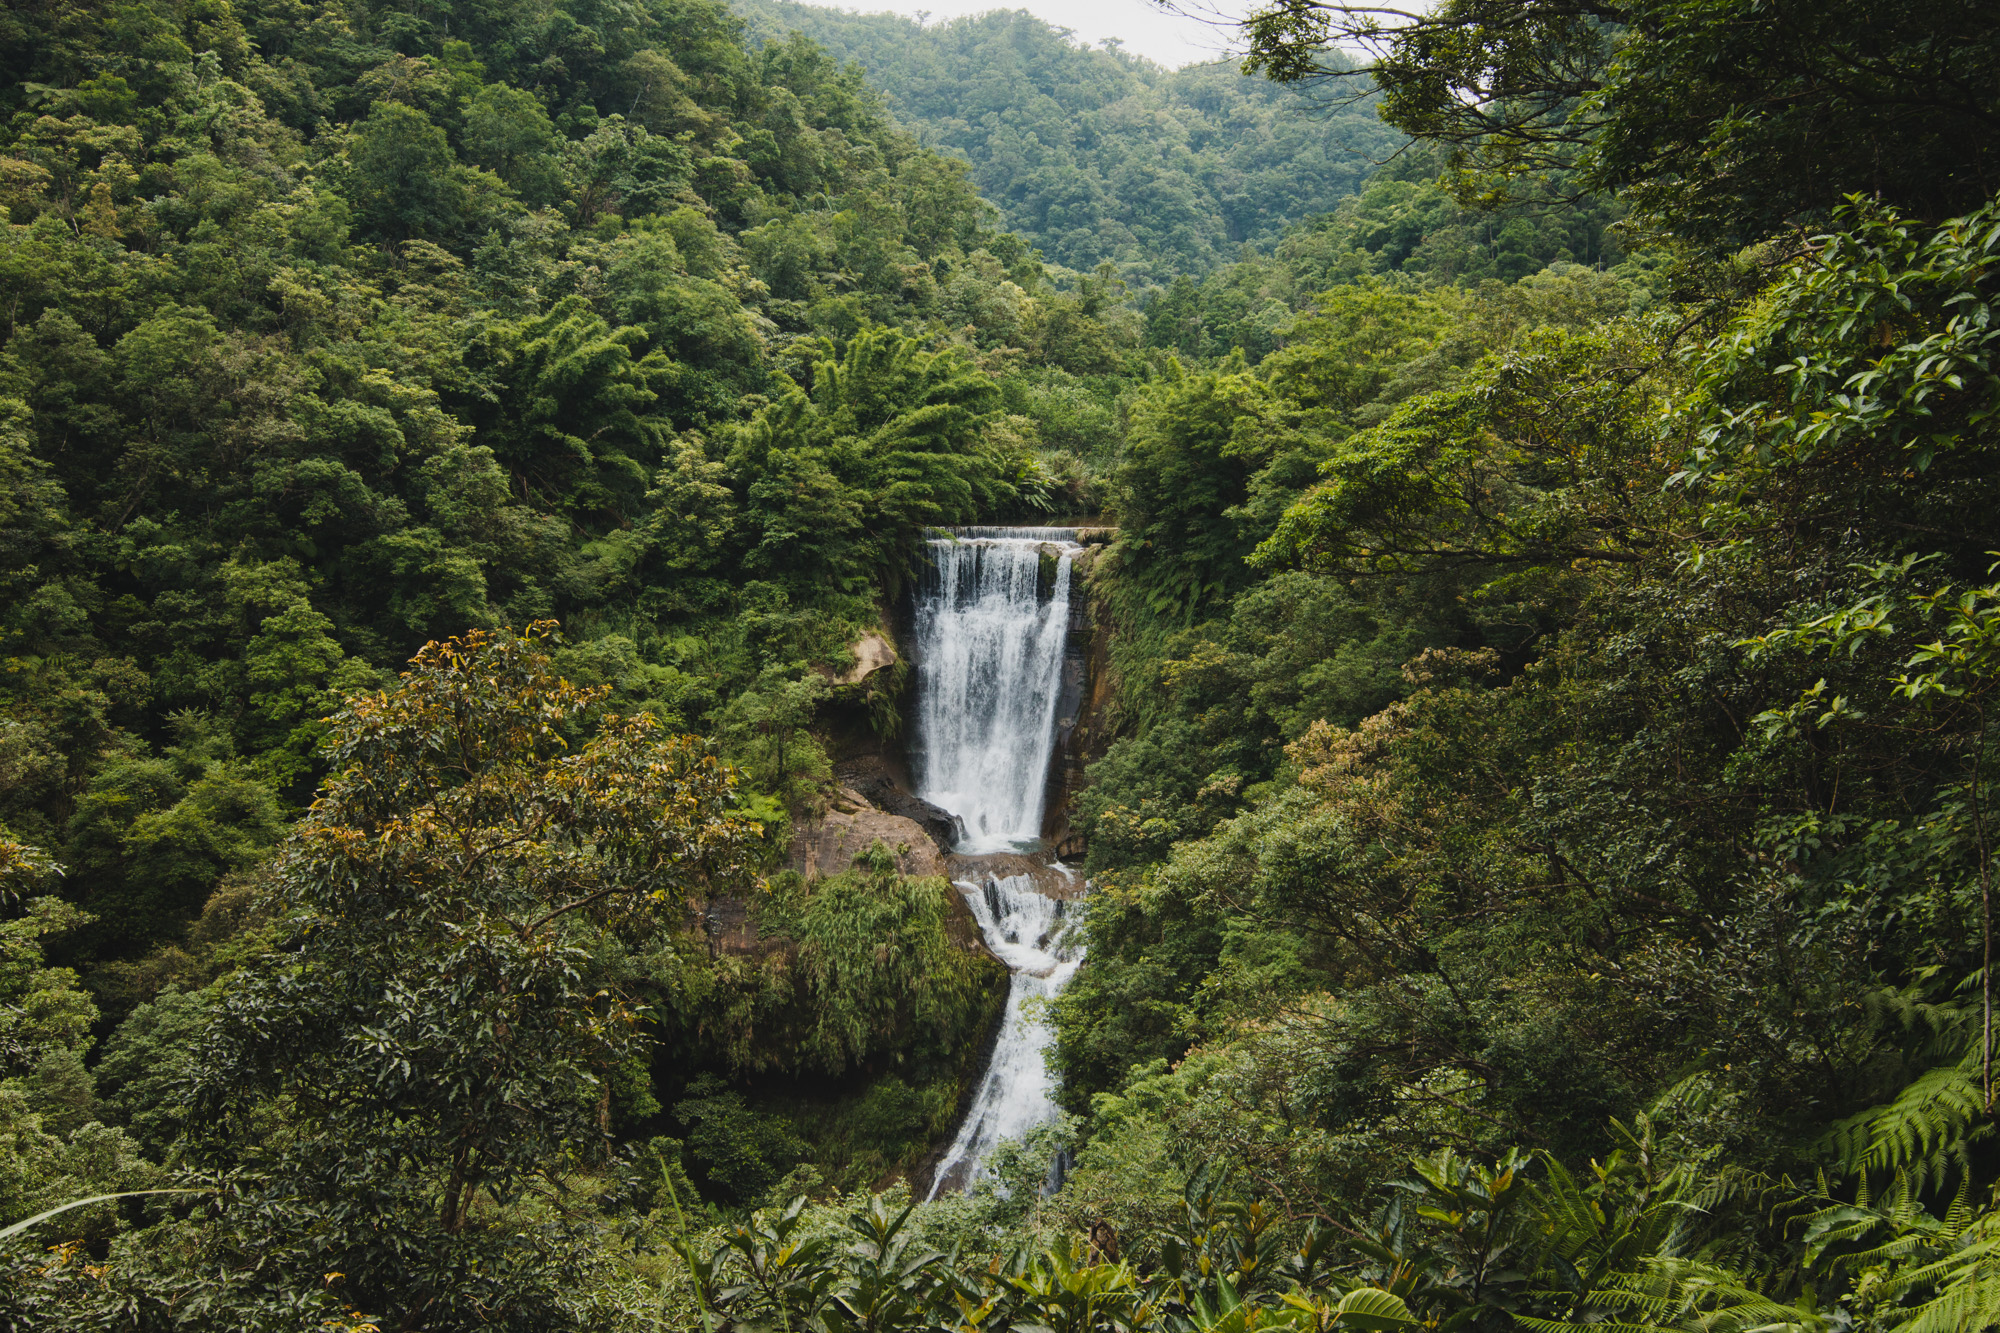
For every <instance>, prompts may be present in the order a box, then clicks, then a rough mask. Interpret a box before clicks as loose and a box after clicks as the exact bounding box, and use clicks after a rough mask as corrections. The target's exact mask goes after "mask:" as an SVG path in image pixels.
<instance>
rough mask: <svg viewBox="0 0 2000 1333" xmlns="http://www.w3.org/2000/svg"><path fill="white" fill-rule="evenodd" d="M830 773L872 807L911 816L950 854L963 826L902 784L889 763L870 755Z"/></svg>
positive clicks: (956, 843) (962, 834)
mask: <svg viewBox="0 0 2000 1333" xmlns="http://www.w3.org/2000/svg"><path fill="white" fill-rule="evenodd" d="M834 776H835V777H837V778H839V779H840V781H841V782H843V783H845V784H846V785H847V786H849V787H852V788H853V789H854V790H855V791H856V792H857V793H859V794H860V796H861V797H862V798H863V799H865V800H866V801H867V802H868V803H869V804H870V805H873V806H874V807H875V808H876V809H878V810H882V811H885V812H887V813H889V814H892V815H900V816H901V817H903V818H904V819H908V820H913V821H914V822H915V823H916V824H917V825H918V826H919V827H921V828H922V829H923V830H924V832H926V833H928V834H930V837H931V841H932V842H935V843H936V844H937V846H938V851H940V852H942V853H945V854H947V855H948V854H950V852H951V849H952V848H954V847H956V846H957V845H958V840H959V839H960V838H961V837H963V836H964V833H965V830H964V829H963V828H961V827H960V826H959V822H958V816H956V815H954V814H952V813H951V812H950V811H949V810H945V809H943V808H941V807H939V806H935V805H932V804H931V803H930V802H929V801H926V800H925V799H924V798H923V797H921V796H918V795H917V794H915V793H914V792H912V791H910V790H909V789H908V788H906V787H904V786H903V785H902V783H900V782H898V781H897V780H896V774H895V772H894V771H893V770H892V769H891V768H890V766H889V765H888V764H887V763H886V762H884V761H882V760H880V759H878V758H875V757H874V756H872V755H871V756H864V757H862V758H859V759H855V760H853V761H851V762H848V763H844V764H841V765H839V766H838V767H837V768H835V770H834Z"/></svg>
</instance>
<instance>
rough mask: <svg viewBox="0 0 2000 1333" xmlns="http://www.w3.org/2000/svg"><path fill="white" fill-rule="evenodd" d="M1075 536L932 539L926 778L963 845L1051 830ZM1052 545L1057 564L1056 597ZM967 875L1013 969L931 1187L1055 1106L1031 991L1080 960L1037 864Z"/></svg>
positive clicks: (924, 713) (921, 652)
mask: <svg viewBox="0 0 2000 1333" xmlns="http://www.w3.org/2000/svg"><path fill="white" fill-rule="evenodd" d="M1075 536H1076V533H1075V530H1074V529H1070V528H1025V529H1023V528H972V529H966V530H964V531H963V532H962V533H961V535H960V536H959V537H958V538H956V539H949V540H939V541H934V542H932V543H931V554H932V556H933V558H934V561H935V566H936V573H935V575H934V577H933V578H932V579H931V580H930V581H929V583H928V585H927V586H926V587H925V589H924V592H923V595H922V596H921V597H920V598H919V600H918V605H917V615H916V646H917V649H918V668H917V672H918V675H917V700H918V702H917V719H916V731H917V737H916V739H917V741H918V746H917V758H918V774H917V787H918V792H919V794H920V795H922V796H923V797H924V799H925V800H928V801H930V802H932V803H933V804H936V805H940V806H942V807H944V808H945V809H946V810H949V811H950V812H951V813H952V814H954V815H957V816H958V817H959V820H960V822H961V823H962V824H963V825H964V827H965V834H966V836H965V838H964V839H963V840H962V841H961V842H960V843H959V845H958V851H959V853H960V854H962V855H974V856H976V855H981V854H990V853H994V852H1018V851H1028V850H1031V849H1033V848H1034V847H1035V846H1036V845H1037V844H1038V843H1039V841H1040V838H1041V831H1042V805H1043V800H1044V798H1045V796H1046V794H1047V784H1048V773H1049V760H1050V757H1051V755H1052V754H1053V752H1054V749H1055V722H1056V706H1057V703H1058V700H1059V696H1060V693H1061V689H1062V664H1063V639H1064V637H1065V636H1066V635H1067V634H1068V632H1069V580H1070V557H1071V555H1073V554H1074V553H1075V552H1076V551H1077V550H1078V549H1080V548H1078V547H1077V546H1076V545H1075ZM1049 547H1053V548H1054V553H1055V555H1056V569H1055V578H1054V580H1053V584H1054V586H1053V587H1052V588H1050V589H1049V590H1048V591H1049V595H1048V596H1047V597H1046V598H1045V597H1043V596H1041V595H1040V592H1041V566H1042V553H1043V551H1044V549H1045V548H1049ZM1056 868H1057V869H1058V870H1061V871H1062V874H1063V875H1064V877H1065V878H1067V877H1068V871H1067V870H1062V868H1061V867H1060V866H1057V867H1056ZM958 887H959V888H960V890H962V891H963V892H964V894H965V897H966V901H967V902H968V903H969V904H970V905H971V907H972V913H973V916H974V917H975V918H976V919H977V920H978V922H979V930H980V933H981V934H982V935H984V936H985V938H986V944H987V947H988V948H990V949H992V950H993V952H994V954H995V955H996V956H998V957H999V959H1000V960H1001V961H1002V962H1004V963H1005V964H1006V965H1007V967H1008V969H1009V971H1010V972H1012V974H1013V975H1012V977H1011V979H1010V980H1009V982H1008V988H1007V1011H1006V1016H1005V1017H1004V1018H1003V1019H1002V1020H1001V1028H1000V1035H999V1039H998V1041H997V1042H996V1043H995V1045H994V1048H993V1057H992V1059H991V1061H990V1062H989V1063H988V1065H987V1067H986V1073H985V1075H984V1076H983V1077H982V1078H981V1079H980V1082H979V1087H978V1089H977V1090H976V1091H975V1092H974V1093H973V1097H972V1104H971V1106H970V1108H969V1109H968V1110H967V1111H966V1115H965V1120H964V1121H963V1122H962V1123H961V1124H960V1125H959V1130H958V1135H957V1137H956V1138H955V1139H954V1140H953V1141H952V1145H951V1147H950V1149H949V1150H948V1151H947V1152H946V1154H945V1156H944V1159H943V1160H942V1161H941V1162H940V1163H939V1164H938V1169H937V1173H936V1174H935V1176H933V1177H932V1184H931V1197H933V1198H935V1197H936V1196H937V1195H938V1194H939V1193H941V1192H943V1191H945V1190H947V1189H963V1188H965V1187H966V1186H967V1185H968V1184H970V1183H971V1182H972V1180H973V1179H974V1178H975V1177H976V1176H977V1175H978V1173H979V1172H980V1170H981V1168H982V1166H983V1164H984V1162H985V1160H986V1158H987V1156H988V1154H990V1153H991V1152H992V1150H993V1149H994V1148H995V1147H996V1146H997V1145H999V1144H1000V1143H1001V1142H1002V1141H1004V1140H1007V1139H1013V1138H1019V1137H1020V1136H1021V1135H1023V1134H1025V1133H1027V1132H1028V1131H1029V1130H1031V1129H1033V1128H1034V1127H1035V1126H1037V1125H1039V1124H1042V1123H1044V1122H1046V1121H1048V1120H1050V1119H1052V1118H1053V1117H1054V1115H1055V1113H1056V1107H1055V1102H1054V1101H1053V1100H1052V1098H1051V1095H1050V1094H1051V1093H1052V1092H1053V1083H1052V1080H1051V1079H1050V1076H1049V1072H1048V1068H1047V1065H1046V1064H1045V1062H1044V1060H1043V1053H1044V1052H1045V1051H1046V1049H1047V1047H1048V1044H1049V1041H1050V1039H1051V1037H1052V1036H1053V1033H1052V1032H1051V1030H1050V1028H1049V1025H1048V1022H1047V1019H1046V1017H1045V1016H1044V1015H1043V1014H1042V1013H1041V1006H1040V1004H1038V1003H1031V1002H1033V1001H1046V1000H1048V999H1052V998H1054V997H1055V996H1056V995H1057V994H1059V993H1060V992H1061V991H1062V988H1063V987H1064V986H1065V985H1066V984H1067V983H1068V982H1069V979H1070V977H1071V976H1073V975H1074V974H1075V972H1076V969H1077V965H1078V964H1079V963H1080V962H1081V961H1082V954H1081V950H1078V949H1073V948H1072V947H1070V946H1068V945H1066V944H1065V943H1064V942H1063V940H1062V938H1061V936H1062V933H1063V926H1064V916H1065V909H1064V904H1063V903H1062V902H1061V901H1060V900H1058V899H1055V898H1051V897H1049V896H1048V895H1046V894H1044V893H1042V892H1040V891H1039V890H1037V889H1036V887H1035V881H1034V877H1033V876H1031V875H1011V876H998V875H987V876H985V877H984V879H983V881H981V882H974V881H971V880H960V881H958Z"/></svg>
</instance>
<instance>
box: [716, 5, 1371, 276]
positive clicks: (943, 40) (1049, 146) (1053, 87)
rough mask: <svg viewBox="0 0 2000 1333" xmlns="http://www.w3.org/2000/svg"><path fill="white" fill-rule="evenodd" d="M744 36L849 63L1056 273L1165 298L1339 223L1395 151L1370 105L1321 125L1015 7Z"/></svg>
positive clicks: (1216, 78) (787, 16) (802, 20)
mask: <svg viewBox="0 0 2000 1333" xmlns="http://www.w3.org/2000/svg"><path fill="white" fill-rule="evenodd" d="M736 9H737V12H738V13H740V14H742V15H743V16H744V17H745V18H746V19H747V20H749V22H750V23H751V25H752V29H753V31H757V32H759V33H762V34H766V35H767V37H768V38H770V39H779V38H783V37H784V36H786V35H787V34H790V33H793V32H800V33H803V34H805V35H806V36H807V37H810V38H811V39H812V40H813V41H815V42H817V43H819V44H820V45H821V46H823V47H825V48H826V50H827V51H829V52H831V53H832V54H833V55H834V56H836V57H837V58H839V59H841V60H843V61H852V62H854V63H855V64H856V65H858V66H859V67H860V68H861V69H862V71H863V72H864V73H865V74H866V75H867V76H868V80H869V82H870V83H871V84H872V85H873V86H875V87H877V88H880V89H881V90H882V92H883V100H884V103H885V105H886V107H887V109H888V110H889V111H890V112H891V113H892V114H893V115H895V116H896V118H897V119H898V120H899V121H901V122H902V123H903V124H904V125H905V126H906V127H908V128H909V129H910V130H912V131H913V132H915V133H918V134H919V135H921V136H922V138H923V140H924V142H925V143H927V144H932V145H935V146H937V147H939V148H941V149H944V150H946V151H948V152H951V153H954V154H958V155H962V156H963V158H964V159H965V161H966V162H967V164H968V165H969V166H970V168H971V177H972V181H973V183H974V184H976V185H977V186H978V187H979V192H980V194H981V195H983V196H984V197H985V198H987V199H990V200H991V201H992V202H993V204H994V205H995V206H996V207H997V208H998V209H999V210H1000V218H1001V221H1002V222H1003V223H1004V225H1005V226H1006V227H1007V228H1008V229H1009V230H1011V231H1013V232H1015V233H1017V234H1018V235H1020V236H1021V237H1022V238H1023V239H1024V240H1026V241H1028V242H1029V243H1031V244H1033V245H1035V246H1037V247H1038V248H1040V250H1041V251H1042V253H1043V254H1044V255H1046V256H1047V257H1048V258H1049V260H1050V261H1051V262H1053V263H1056V264H1060V265H1063V266H1064V267H1066V268H1072V269H1078V270H1084V271H1087V270H1090V269H1094V268H1095V267H1096V266H1097V265H1099V264H1101V263H1106V262H1109V263H1112V264H1115V265H1116V266H1117V268H1118V270H1119V272H1120V273H1122V274H1124V275H1125V276H1126V277H1128V278H1129V279H1131V280H1133V281H1134V282H1137V283H1142V284H1145V285H1154V284H1158V285H1165V284H1167V283H1169V282H1171V281H1172V280H1173V278H1174V276H1175V275H1176V274H1181V273H1192V274H1197V275H1199V274H1201V273H1203V272H1205V271H1206V270H1208V269H1210V268H1212V267H1215V266H1216V265H1218V264H1221V263H1226V262H1228V261H1231V260H1233V259H1235V258H1237V257H1238V255H1239V254H1240V252H1241V250H1242V247H1243V246H1244V245H1246V244H1249V245H1254V246H1256V247H1258V248H1260V249H1261V248H1264V247H1268V246H1269V245H1271V244H1273V243H1275V242H1276V241H1277V240H1278V239H1279V238H1280V237H1281V236H1282V235H1284V233H1285V231H1286V230H1287V228H1288V227H1290V226H1291V225H1292V224H1295V223H1300V222H1303V221H1305V220H1306V219H1308V218H1311V217H1315V216H1317V215H1320V214H1323V213H1327V212H1330V211H1332V209H1333V208H1334V207H1335V206H1336V205H1338V204H1339V203H1340V202H1341V200H1343V199H1345V198H1346V197H1347V196H1349V195H1351V194H1353V193H1354V192H1355V191H1356V190H1358V189H1359V188H1360V186H1361V184H1362V182H1363V181H1365V180H1366V179H1367V178H1368V177H1369V176H1370V175H1372V174H1373V172H1374V170H1375V168H1376V166H1377V165H1379V164H1380V163H1381V162H1382V161H1384V160H1386V159H1387V158H1389V157H1390V156H1391V155H1392V154H1393V153H1394V152H1395V151H1396V149H1397V147H1398V146H1399V145H1400V143H1401V140H1400V138H1399V136H1397V135H1396V134H1395V133H1394V132H1393V131H1391V130H1390V129H1389V128H1388V127H1387V126H1385V125H1383V124H1382V123H1381V121H1380V120H1378V119H1377V118H1376V116H1375V111H1374V107H1373V106H1372V105H1369V104H1366V103H1365V101H1364V103H1363V104H1361V105H1357V106H1354V107H1349V108H1343V109H1342V110H1341V111H1340V112H1339V113H1337V114H1336V115H1334V116H1333V117H1332V118H1330V119H1321V118H1315V117H1312V116H1309V115H1307V114H1306V112H1307V109H1308V103H1307V101H1306V100H1305V99H1304V98H1301V97H1298V96H1296V95H1293V94H1290V93H1288V92H1287V91H1286V90H1284V89H1283V88H1281V87H1279V86H1277V85H1275V84H1272V83H1269V82H1266V81H1264V80H1262V79H1257V78H1251V77H1246V76H1244V75H1243V74H1240V73H1238V72H1237V71H1236V70H1235V69H1233V68H1232V67H1231V65H1230V64H1229V63H1228V62H1226V61H1224V62H1219V63H1216V64H1208V65H1190V66H1187V67H1185V68H1182V69H1177V70H1167V69H1162V68H1160V67H1159V66H1158V65H1155V64H1153V63H1152V62H1151V61H1149V60H1145V59H1142V58H1140V57H1136V56H1132V55H1128V54H1126V53H1125V52H1123V51H1120V50H1118V49H1117V48H1116V46H1115V45H1114V46H1107V47H1090V46H1086V45H1080V44H1078V43H1076V42H1075V41H1074V40H1073V38H1072V36H1071V35H1070V34H1068V33H1067V32H1065V31H1064V30H1062V29H1061V28H1059V27H1055V26H1051V25H1050V24H1049V23H1047V22H1045V21H1044V20H1042V19H1040V18H1036V17H1035V16H1034V15H1031V14H1029V13H1027V12H1026V11H1024V10H1018V9H1017V10H1006V9H999V10H995V11H993V12H991V13H985V14H977V15H973V16H970V17H963V18H955V19H945V20H940V21H937V22H934V23H926V22H922V21H920V20H915V19H911V18H907V17H905V16H902V15H899V14H861V13H848V12H845V11H842V10H839V9H833V8H829V7H824V6H819V5H807V4H799V3H794V2H793V0H741V2H740V3H738V4H737V5H736Z"/></svg>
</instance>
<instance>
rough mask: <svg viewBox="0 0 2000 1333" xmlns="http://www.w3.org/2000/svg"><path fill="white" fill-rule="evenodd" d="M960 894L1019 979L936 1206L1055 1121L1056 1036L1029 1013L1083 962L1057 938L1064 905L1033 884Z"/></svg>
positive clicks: (993, 881)
mask: <svg viewBox="0 0 2000 1333" xmlns="http://www.w3.org/2000/svg"><path fill="white" fill-rule="evenodd" d="M959 887H960V888H961V889H963V890H965V898H966V901H967V902H968V903H970V904H971V905H972V914H973V916H974V917H976V918H977V919H978V921H979V933H980V934H982V935H984V936H985V937H986V944H987V947H989V948H991V949H992V950H993V952H994V953H995V954H997V955H999V957H1000V961H1001V962H1003V963H1005V964H1007V967H1008V969H1009V970H1010V971H1011V972H1012V973H1013V976H1012V977H1010V978H1009V979H1008V982H1007V1012H1006V1015H1005V1016H1004V1017H1003V1018H1002V1019H1001V1020H1000V1024H1001V1026H1000V1039H999V1041H997V1042H996V1043H994V1046H993V1058H992V1060H991V1061H989V1062H988V1064H987V1066H986V1074H985V1076H984V1077H983V1078H981V1079H980V1081H979V1087H978V1090H977V1091H975V1092H974V1093H973V1095H972V1105H971V1108H970V1109H969V1110H968V1111H967V1112H966V1114H965V1120H964V1121H963V1122H962V1123H961V1124H960V1125H959V1127H958V1135H957V1137H956V1138H954V1139H953V1140H952V1144H951V1147H950V1149H949V1150H948V1151H946V1153H945V1155H944V1159H943V1160H942V1161H940V1162H939V1163H938V1169H937V1174H936V1175H935V1176H934V1177H932V1180H931V1192H930V1197H931V1198H933V1199H934V1198H936V1197H937V1196H938V1195H939V1194H940V1193H942V1192H943V1191H945V1190H947V1189H963V1188H964V1187H965V1186H967V1185H969V1184H970V1183H972V1178H973V1176H974V1175H975V1174H976V1173H977V1172H978V1170H979V1167H980V1166H981V1164H982V1163H984V1162H985V1160H986V1155H987V1154H988V1153H990V1152H992V1151H993V1149H994V1148H995V1147H997V1146H999V1144H1000V1141H1001V1140H1002V1139H1017V1138H1019V1137H1021V1135H1023V1134H1025V1133H1026V1132H1027V1131H1029V1130H1031V1129H1033V1128H1034V1127H1035V1126H1036V1125H1039V1124H1042V1123H1044V1122H1045V1121H1048V1120H1050V1119H1053V1118H1054V1116H1055V1112H1056V1105H1055V1102H1054V1100H1053V1099H1052V1097H1051V1094H1052V1093H1053V1092H1054V1091H1055V1088H1054V1082H1053V1080H1052V1079H1050V1077H1049V1070H1048V1065H1047V1063H1046V1062H1045V1061H1044V1059H1043V1055H1044V1053H1045V1052H1046V1051H1047V1050H1048V1045H1049V1041H1050V1040H1051V1039H1052V1038H1053V1037H1054V1036H1055V1033H1054V1032H1053V1031H1052V1030H1051V1029H1050V1028H1049V1025H1048V1021H1047V1020H1046V1019H1045V1018H1044V1017H1043V1016H1042V1015H1041V1014H1040V1013H1039V1012H1032V1011H1030V1012H1024V1010H1028V1009H1029V1001H1031V1000H1039V1001H1047V1000H1051V999H1054V998H1055V997H1056V996H1057V995H1059V994H1060V993H1061V992H1062V988H1063V987H1064V986H1066V985H1068V984H1069V979H1070V978H1071V977H1072V976H1074V975H1075V974H1076V969H1077V964H1079V963H1080V962H1082V961H1083V958H1082V953H1081V951H1080V950H1072V949H1069V948H1066V947H1064V946H1063V944H1062V943H1061V942H1060V940H1059V938H1058V937H1059V935H1060V933H1061V931H1062V927H1063V924H1064V923H1063V916H1064V904H1063V902H1062V900H1061V899H1058V898H1051V897H1049V896H1048V895H1046V894H1044V893H1042V892H1041V891H1039V890H1038V889H1036V888H1035V881H1034V877H1033V876H1031V875H1009V876H1005V877H1002V876H998V875H988V876H987V877H986V882H985V883H984V884H983V885H975V884H972V883H970V882H967V881H963V880H961V881H960V882H959ZM1035 1008H1036V1009H1039V1006H1038V1005H1037V1006H1035Z"/></svg>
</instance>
